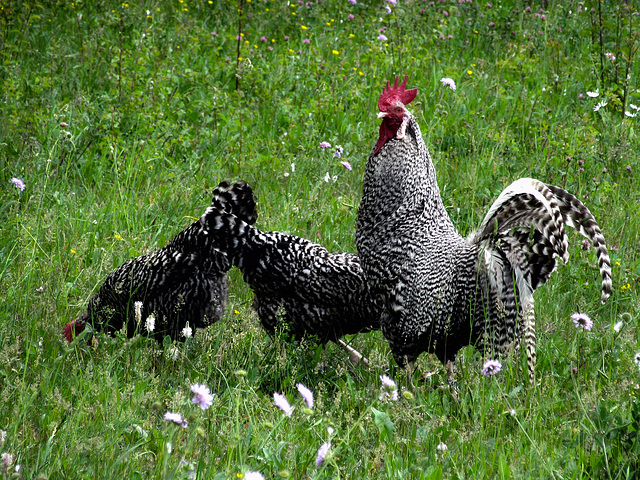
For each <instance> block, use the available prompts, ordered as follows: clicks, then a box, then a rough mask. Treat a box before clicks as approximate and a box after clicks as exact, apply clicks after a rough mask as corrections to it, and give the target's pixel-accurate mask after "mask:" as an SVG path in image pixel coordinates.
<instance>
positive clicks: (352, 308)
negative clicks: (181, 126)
mask: <svg viewBox="0 0 640 480" xmlns="http://www.w3.org/2000/svg"><path fill="white" fill-rule="evenodd" d="M235 186H236V184H233V185H230V184H228V183H223V184H220V185H219V187H218V191H224V190H225V189H229V190H233V189H235V188H236V187H235ZM245 201H247V202H249V205H248V208H255V199H253V198H251V199H250V200H249V198H248V197H246V198H245ZM251 205H253V207H252V206H251ZM200 221H201V223H202V225H203V227H204V228H205V229H206V230H207V231H208V233H209V234H210V235H211V236H212V237H214V238H215V240H216V242H219V243H220V245H221V248H222V250H223V251H225V252H226V253H227V255H228V256H229V259H230V261H231V262H232V263H233V264H234V265H236V266H237V267H238V268H239V269H240V270H241V271H242V274H243V278H244V280H245V281H246V282H247V283H248V284H249V286H250V287H251V289H252V290H253V292H254V295H255V301H254V307H255V309H256V311H257V313H258V317H259V318H260V322H261V324H262V326H263V327H264V328H265V329H266V330H267V332H269V333H270V334H273V333H274V332H275V330H276V328H277V327H278V326H279V325H278V322H279V321H280V319H281V320H282V321H283V322H284V324H285V326H286V328H288V331H289V333H290V334H291V335H293V336H297V337H301V336H308V335H312V336H315V337H317V339H318V340H319V341H320V342H321V343H326V342H327V341H329V340H331V341H338V340H339V339H340V338H341V337H342V336H344V335H347V334H355V333H359V332H366V331H369V330H372V329H377V328H379V325H380V323H379V318H380V312H379V309H378V308H377V307H376V306H375V304H374V302H373V300H372V299H371V296H370V294H369V289H368V286H367V284H366V282H365V280H364V275H363V273H362V269H361V267H360V262H359V260H358V257H357V256H356V255H354V254H351V253H330V252H328V251H327V249H326V248H324V247H323V246H321V245H318V244H316V243H313V242H311V241H309V240H305V239H304V238H300V237H296V236H293V235H288V234H286V233H280V232H262V231H260V230H258V229H257V228H255V227H253V226H251V225H249V224H247V223H246V222H244V221H243V220H242V219H240V218H238V217H237V216H235V215H234V214H233V213H232V212H230V211H229V210H225V209H224V208H220V207H216V202H215V198H214V202H213V206H212V207H210V208H208V209H207V211H206V212H205V214H204V215H203V216H202V217H201V219H200Z"/></svg>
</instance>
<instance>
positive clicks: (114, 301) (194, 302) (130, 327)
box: [63, 185, 256, 342]
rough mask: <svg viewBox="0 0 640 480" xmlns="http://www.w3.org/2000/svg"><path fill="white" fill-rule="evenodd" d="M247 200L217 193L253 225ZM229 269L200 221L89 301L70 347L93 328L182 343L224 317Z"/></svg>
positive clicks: (123, 269)
mask: <svg viewBox="0 0 640 480" xmlns="http://www.w3.org/2000/svg"><path fill="white" fill-rule="evenodd" d="M246 195H249V196H252V195H253V192H252V191H251V189H250V188H249V187H248V186H246V188H244V187H243V186H242V185H238V188H236V189H235V190H234V191H233V192H224V195H223V196H221V195H219V194H218V192H217V191H215V190H214V197H215V198H216V199H217V201H218V202H221V201H228V202H229V205H228V208H229V209H230V211H232V212H234V214H235V215H237V216H238V217H239V218H242V219H243V221H245V222H246V223H247V224H253V223H254V222H255V221H256V211H255V208H254V206H253V205H251V204H250V203H248V202H246V201H243V197H244V196H246ZM245 207H246V208H245ZM229 268H231V263H230V262H229V259H228V258H227V256H226V255H225V254H224V253H223V252H221V251H219V249H218V246H217V245H216V243H215V241H214V240H213V239H212V237H211V236H209V235H206V234H204V233H203V228H202V225H201V224H200V222H199V221H196V222H194V223H192V224H191V225H190V226H189V227H187V228H186V229H185V230H183V231H182V232H180V233H179V234H178V235H176V237H175V238H174V239H173V240H171V241H170V242H169V243H168V244H167V245H166V246H165V247H163V248H161V249H159V250H156V251H154V252H150V253H147V254H145V255H141V256H139V257H136V258H133V259H131V260H129V261H127V262H126V263H124V264H122V265H121V266H119V267H118V268H116V269H115V270H114V271H113V272H111V274H109V276H108V277H107V278H106V280H105V281H104V283H103V285H102V286H101V287H100V289H99V290H98V292H97V293H96V294H95V295H94V296H93V297H91V299H90V300H89V304H88V307H87V311H86V312H85V313H84V314H83V315H81V316H80V317H78V318H76V319H75V320H73V321H72V322H69V323H68V324H67V325H66V326H65V327H64V331H63V333H64V336H65V337H66V339H67V340H68V341H69V342H70V341H72V339H73V337H74V336H75V335H78V334H79V333H80V332H81V331H83V330H84V329H85V327H86V326H87V325H90V326H91V327H92V329H94V330H95V329H98V330H104V331H105V332H108V333H113V332H115V331H118V330H120V329H122V328H123V327H125V330H126V334H127V336H128V337H132V336H133V335H134V334H136V333H143V334H145V335H147V336H150V337H153V338H155V339H156V340H158V341H161V340H162V339H163V338H164V337H165V336H166V335H168V336H170V337H171V338H172V339H174V340H176V339H179V338H180V336H181V334H182V333H181V332H182V330H183V329H184V328H185V327H186V326H189V327H190V328H192V329H195V328H202V327H206V326H207V325H210V324H212V323H214V322H216V321H218V320H219V319H220V318H221V317H222V316H223V314H224V312H225V309H226V306H227V303H228V297H229V285H228V283H227V271H228V270H229ZM149 317H152V319H150V320H148V319H149Z"/></svg>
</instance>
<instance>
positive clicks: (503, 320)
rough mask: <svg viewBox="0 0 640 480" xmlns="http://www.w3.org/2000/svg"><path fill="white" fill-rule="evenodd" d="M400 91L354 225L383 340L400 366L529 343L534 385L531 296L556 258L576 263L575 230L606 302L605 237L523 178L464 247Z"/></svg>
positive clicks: (388, 102) (587, 218)
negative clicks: (594, 264)
mask: <svg viewBox="0 0 640 480" xmlns="http://www.w3.org/2000/svg"><path fill="white" fill-rule="evenodd" d="M397 83H398V82H397V81H396V85H394V87H392V88H391V87H390V86H389V85H387V89H386V90H385V91H383V95H382V96H381V100H380V101H379V106H380V108H381V113H380V117H381V118H383V123H382V125H381V128H380V137H379V139H378V142H377V144H376V146H375V147H374V148H373V150H372V152H371V154H370V156H369V158H368V160H367V165H366V169H365V175H364V183H363V196H362V202H361V204H360V207H359V210H358V216H357V225H356V246H357V248H358V253H359V256H360V261H361V264H362V268H363V270H364V272H365V274H366V276H367V280H368V282H369V285H370V287H371V290H372V294H373V295H374V296H375V297H376V298H377V299H379V300H380V301H381V302H382V308H383V311H382V317H381V328H382V332H383V335H384V336H385V338H386V339H387V341H388V343H389V345H390V347H391V350H392V352H393V355H394V358H395V360H396V361H397V362H398V364H400V365H404V364H405V363H412V362H413V361H415V359H416V358H417V356H418V355H419V354H420V353H422V352H431V353H435V354H436V355H437V356H438V358H439V359H440V360H441V361H442V362H443V363H445V362H447V361H449V360H453V359H455V357H456V354H457V353H458V351H459V350H460V349H461V348H462V347H464V346H466V345H474V346H476V347H477V348H479V349H480V350H481V351H483V352H485V353H486V354H487V355H493V354H496V355H500V354H503V353H504V352H505V351H506V350H507V349H508V348H509V347H510V346H514V345H517V344H518V341H519V340H520V339H523V341H524V344H525V346H526V353H527V359H528V368H529V375H530V377H531V379H532V380H533V375H534V365H535V361H536V349H535V315H534V301H533V293H534V291H535V289H536V288H538V287H539V286H541V285H543V284H544V283H545V282H546V281H547V280H548V279H549V276H550V274H551V273H552V272H553V271H554V270H555V268H556V264H557V260H558V259H562V260H563V261H567V260H568V249H567V246H568V241H567V236H566V232H565V227H566V226H571V227H574V228H576V229H577V231H578V232H579V233H580V234H582V235H584V236H585V237H587V238H588V239H589V240H590V241H591V243H592V244H593V245H594V248H595V253H596V255H597V257H598V265H599V268H600V274H601V277H602V294H601V295H602V297H601V298H602V301H605V300H606V299H607V298H608V296H609V294H610V293H611V263H610V260H609V256H608V253H607V248H606V245H605V242H604V238H603V236H602V232H601V231H600V228H599V227H598V224H597V223H596V221H595V219H594V217H593V215H592V214H591V213H590V212H589V210H588V209H587V208H586V207H585V206H584V205H583V204H582V203H581V202H580V201H579V200H578V199H577V198H576V197H574V196H573V195H571V194H570V193H568V192H566V191H565V190H563V189H561V188H559V187H555V186H552V185H546V184H544V183H542V182H540V181H538V180H534V179H530V178H523V179H520V180H517V181H516V182H514V183H513V184H511V185H510V186H509V187H507V188H506V189H505V190H504V191H503V192H502V193H501V194H500V196H499V197H498V198H497V200H496V201H495V202H494V204H493V205H492V206H491V207H490V209H489V211H488V213H487V215H486V217H485V219H484V220H483V222H482V224H481V225H480V227H479V228H478V229H477V230H476V231H474V232H473V233H472V234H471V235H469V237H468V238H466V239H465V238H463V237H462V236H461V235H460V234H459V233H458V232H457V230H456V228H455V226H454V225H453V223H452V221H451V219H450V218H449V215H448V214H447V211H446V209H445V207H444V205H443V203H442V199H441V197H440V191H439V188H438V183H437V180H436V172H435V168H434V166H433V162H432V161H431V157H430V155H429V152H428V150H427V147H426V145H425V144H424V141H423V139H422V134H421V132H420V127H419V126H418V123H417V122H416V120H415V118H414V117H413V115H412V114H411V113H410V112H409V111H408V110H407V109H406V107H405V105H404V104H403V103H402V101H400V100H399V98H402V97H403V95H404V96H405V98H408V99H409V101H411V100H412V99H413V98H414V97H415V94H413V95H408V94H407V93H406V92H408V91H405V90H404V85H405V84H404V83H403V84H402V85H401V86H400V87H398V85H397ZM405 83H406V80H405ZM385 96H386V98H385Z"/></svg>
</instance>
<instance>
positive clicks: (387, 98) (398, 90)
mask: <svg viewBox="0 0 640 480" xmlns="http://www.w3.org/2000/svg"><path fill="white" fill-rule="evenodd" d="M399 79H400V77H396V83H394V84H393V87H392V86H391V85H390V84H389V82H387V87H386V88H383V89H382V95H380V98H378V110H380V111H381V112H384V111H385V110H386V109H388V108H389V107H390V106H392V105H393V104H394V103H395V102H396V100H400V101H401V102H402V104H403V105H409V104H410V103H411V102H412V101H413V99H414V98H416V95H417V94H418V89H417V88H412V89H410V90H405V87H406V86H407V80H408V79H409V75H407V76H405V77H404V81H403V82H402V83H401V84H400V85H398V80H399Z"/></svg>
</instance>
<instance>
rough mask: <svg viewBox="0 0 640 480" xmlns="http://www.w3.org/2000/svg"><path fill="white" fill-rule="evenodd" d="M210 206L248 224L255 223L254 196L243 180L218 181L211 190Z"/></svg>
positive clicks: (256, 214) (256, 216)
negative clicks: (231, 181) (232, 181)
mask: <svg viewBox="0 0 640 480" xmlns="http://www.w3.org/2000/svg"><path fill="white" fill-rule="evenodd" d="M211 208H214V209H217V210H220V211H221V212H226V213H230V214H232V215H234V216H236V217H238V218H239V219H240V220H242V221H244V222H246V223H247V224H249V225H253V224H254V223H256V220H257V218H258V209H257V205H256V197H255V196H254V195H253V190H252V189H251V187H250V186H249V184H248V183H247V182H245V181H243V180H239V181H237V182H234V183H229V182H227V181H223V182H220V184H219V185H218V186H217V187H216V188H215V189H214V191H213V198H212V199H211ZM205 214H206V212H205ZM203 216H204V215H203ZM201 221H202V220H201ZM203 225H204V224H203Z"/></svg>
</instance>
